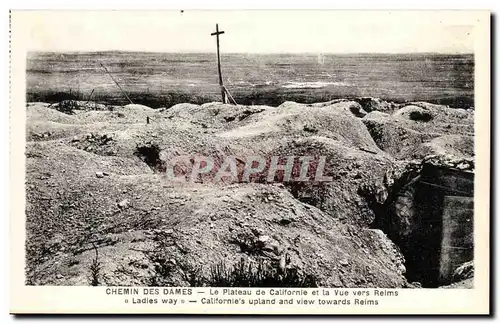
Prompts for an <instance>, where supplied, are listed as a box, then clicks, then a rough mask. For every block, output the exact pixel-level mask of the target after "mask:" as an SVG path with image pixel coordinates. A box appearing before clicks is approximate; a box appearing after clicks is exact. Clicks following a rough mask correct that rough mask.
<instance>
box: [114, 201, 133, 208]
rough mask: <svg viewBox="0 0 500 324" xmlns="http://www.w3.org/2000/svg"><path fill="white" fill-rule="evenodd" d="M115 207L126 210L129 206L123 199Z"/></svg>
mask: <svg viewBox="0 0 500 324" xmlns="http://www.w3.org/2000/svg"><path fill="white" fill-rule="evenodd" d="M117 205H118V207H119V208H120V209H126V208H128V207H129V206H130V201H129V200H128V199H124V200H122V201H120V202H119V203H118V204H117Z"/></svg>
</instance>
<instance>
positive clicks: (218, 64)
mask: <svg viewBox="0 0 500 324" xmlns="http://www.w3.org/2000/svg"><path fill="white" fill-rule="evenodd" d="M223 33H224V32H219V24H215V33H213V34H212V35H216V37H217V70H218V71H219V87H220V93H221V96H222V103H226V92H225V91H224V84H223V83H222V71H221V68H220V53H219V35H220V34H223Z"/></svg>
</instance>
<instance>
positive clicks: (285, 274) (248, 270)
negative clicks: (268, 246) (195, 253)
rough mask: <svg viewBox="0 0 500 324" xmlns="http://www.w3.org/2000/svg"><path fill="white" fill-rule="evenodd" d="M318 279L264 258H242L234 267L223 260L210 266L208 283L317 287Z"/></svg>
mask: <svg viewBox="0 0 500 324" xmlns="http://www.w3.org/2000/svg"><path fill="white" fill-rule="evenodd" d="M316 281H317V280H316V278H315V277H314V276H312V275H302V274H300V273H299V271H298V270H297V269H284V270H281V269H279V268H277V267H275V266H273V265H271V264H269V263H267V262H266V261H264V260H263V259H260V260H259V261H257V262H253V261H245V260H244V259H241V260H240V261H239V262H238V263H236V264H235V265H234V266H233V267H231V266H228V265H227V264H226V263H225V262H222V261H221V262H219V263H217V264H213V265H212V266H210V275H209V277H208V278H207V280H206V284H207V286H209V287H317V284H316ZM198 282H200V281H198Z"/></svg>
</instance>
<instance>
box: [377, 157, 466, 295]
mask: <svg viewBox="0 0 500 324" xmlns="http://www.w3.org/2000/svg"><path fill="white" fill-rule="evenodd" d="M408 176H409V177H410V178H412V180H410V181H408V177H407V178H403V179H401V180H400V181H399V183H398V182H396V183H395V187H394V188H393V189H394V190H393V192H392V195H391V194H390V196H389V199H388V200H387V201H386V203H384V204H381V205H377V204H372V208H373V210H374V212H375V214H376V218H375V221H374V223H373V226H372V227H374V228H377V229H380V230H382V231H384V232H385V233H386V234H387V236H388V237H389V238H390V239H391V240H392V241H393V242H394V243H395V244H397V245H398V246H399V248H400V250H401V253H402V254H403V256H404V257H405V261H406V264H405V267H406V274H405V275H406V278H407V280H408V282H410V283H414V282H418V283H420V285H421V286H422V287H424V288H436V287H439V286H443V285H448V284H450V283H452V282H453V280H454V276H453V274H454V270H456V269H457V268H458V267H459V266H460V265H462V264H463V263H465V262H468V261H471V260H473V258H474V256H473V251H474V240H473V209H474V206H473V198H472V197H473V188H474V174H473V173H471V172H463V171H460V170H455V169H450V168H445V167H438V166H434V165H425V164H424V165H423V167H422V170H421V171H420V173H419V174H418V175H415V174H413V175H411V176H410V175H408Z"/></svg>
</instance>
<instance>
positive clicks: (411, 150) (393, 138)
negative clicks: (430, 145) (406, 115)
mask: <svg viewBox="0 0 500 324" xmlns="http://www.w3.org/2000/svg"><path fill="white" fill-rule="evenodd" d="M374 117H375V118H374ZM363 123H364V124H365V125H366V127H367V129H368V131H369V133H370V134H371V136H372V138H373V140H374V141H375V143H376V144H377V146H378V148H379V149H381V150H383V151H384V152H386V153H389V154H390V155H391V156H393V157H394V158H396V159H414V158H418V157H421V156H419V154H420V152H419V150H417V148H418V147H419V146H420V145H421V144H422V143H426V142H429V141H431V140H432V139H433V138H435V137H437V136H439V134H430V133H422V132H419V131H416V130H413V129H411V128H408V127H405V126H406V125H404V124H403V125H402V124H401V123H398V122H397V121H394V120H393V119H392V118H388V117H379V116H373V115H372V116H369V115H367V116H366V117H365V118H363Z"/></svg>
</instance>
